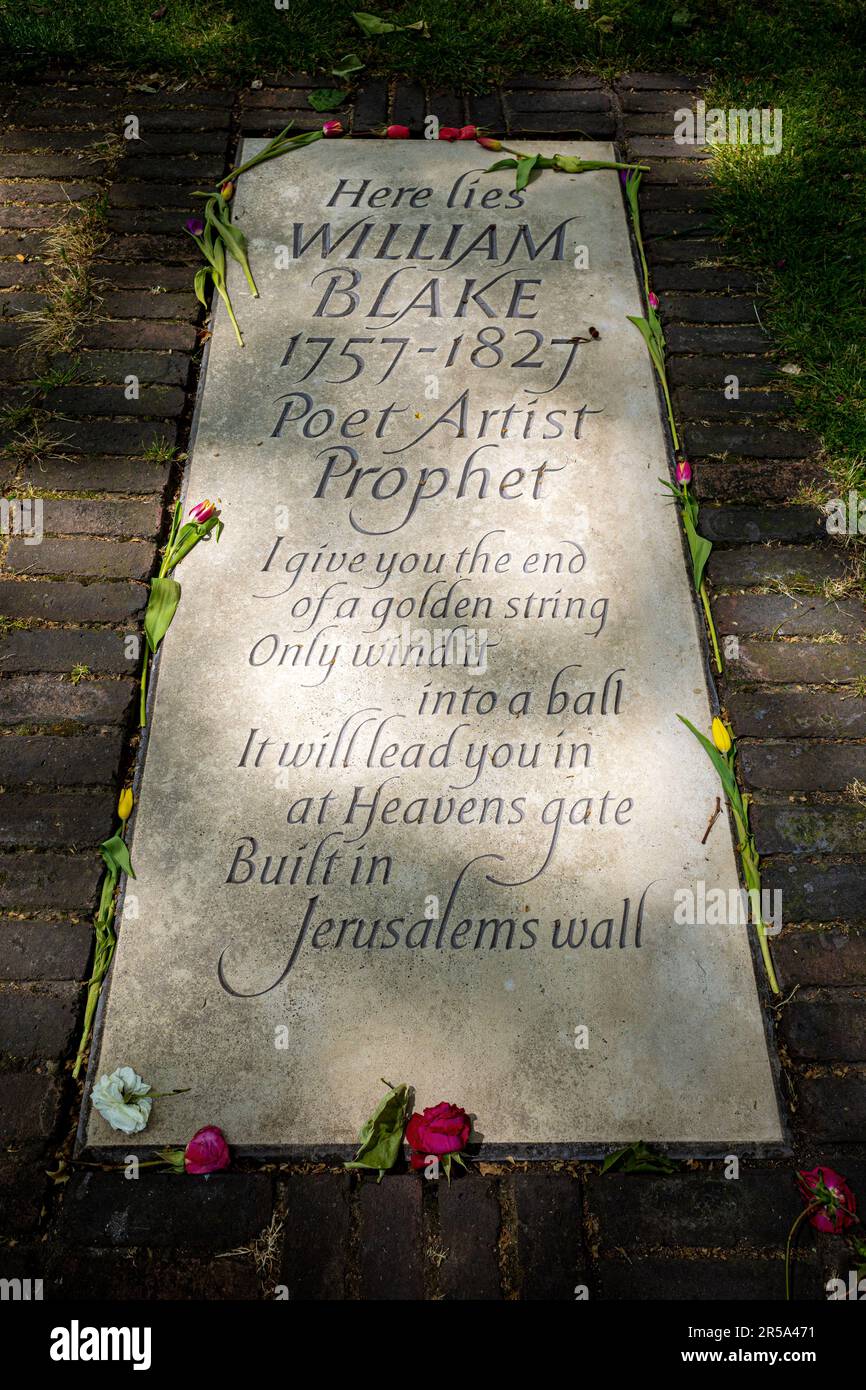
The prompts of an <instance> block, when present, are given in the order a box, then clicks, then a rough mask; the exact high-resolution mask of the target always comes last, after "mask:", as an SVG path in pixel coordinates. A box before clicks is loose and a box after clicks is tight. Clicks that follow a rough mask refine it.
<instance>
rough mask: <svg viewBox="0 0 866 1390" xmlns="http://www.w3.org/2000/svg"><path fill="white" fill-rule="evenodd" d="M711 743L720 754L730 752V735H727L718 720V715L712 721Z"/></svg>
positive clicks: (723, 726) (725, 729)
mask: <svg viewBox="0 0 866 1390" xmlns="http://www.w3.org/2000/svg"><path fill="white" fill-rule="evenodd" d="M713 743H714V744H715V745H716V747H717V748H718V750H719V752H720V753H729V752H730V751H731V747H732V744H731V735H730V734H729V733H728V730H727V728H726V727H725V725H724V724H723V723H722V721H721V719H719V717H718V715H717V716H716V718H715V719H714V720H713Z"/></svg>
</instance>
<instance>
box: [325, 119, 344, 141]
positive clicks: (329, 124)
mask: <svg viewBox="0 0 866 1390" xmlns="http://www.w3.org/2000/svg"><path fill="white" fill-rule="evenodd" d="M322 134H323V135H324V137H325V139H326V140H327V139H330V137H331V136H333V135H342V134H343V122H342V121H325V124H324V125H323V126H322Z"/></svg>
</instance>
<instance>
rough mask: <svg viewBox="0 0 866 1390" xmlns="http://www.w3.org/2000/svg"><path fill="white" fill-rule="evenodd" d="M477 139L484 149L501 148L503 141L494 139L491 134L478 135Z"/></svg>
mask: <svg viewBox="0 0 866 1390" xmlns="http://www.w3.org/2000/svg"><path fill="white" fill-rule="evenodd" d="M475 139H476V140H477V142H478V144H479V145H480V146H481V148H482V149H484V150H501V149H502V141H501V140H494V139H493V137H492V136H491V135H476V137H475Z"/></svg>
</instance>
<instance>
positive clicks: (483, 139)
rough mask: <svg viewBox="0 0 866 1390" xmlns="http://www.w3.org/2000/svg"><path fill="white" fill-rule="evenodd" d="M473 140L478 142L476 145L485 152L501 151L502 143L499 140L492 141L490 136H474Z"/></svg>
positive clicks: (466, 128)
mask: <svg viewBox="0 0 866 1390" xmlns="http://www.w3.org/2000/svg"><path fill="white" fill-rule="evenodd" d="M464 129H465V130H468V129H469V127H468V126H465V127H464ZM475 139H476V140H477V141H478V144H479V145H480V146H481V147H482V149H485V150H501V149H502V141H501V140H494V139H493V138H492V136H490V135H476V137H475Z"/></svg>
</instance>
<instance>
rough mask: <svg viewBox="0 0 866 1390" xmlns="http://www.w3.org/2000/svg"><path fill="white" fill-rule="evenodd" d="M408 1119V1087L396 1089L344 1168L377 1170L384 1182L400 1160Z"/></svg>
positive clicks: (374, 1116)
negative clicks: (384, 1177)
mask: <svg viewBox="0 0 866 1390" xmlns="http://www.w3.org/2000/svg"><path fill="white" fill-rule="evenodd" d="M385 1084H386V1085H387V1084H388V1083H387V1082H386V1083H385ZM408 1119H409V1087H408V1086H394V1087H392V1089H391V1090H390V1091H389V1092H388V1094H387V1095H386V1096H385V1099H384V1100H382V1101H380V1102H379V1104H378V1105H377V1107H376V1109H375V1110H374V1111H373V1113H372V1115H371V1116H370V1118H369V1119H368V1120H367V1122H366V1123H365V1125H364V1126H363V1128H362V1130H361V1133H360V1134H359V1135H358V1152H357V1153H356V1155H355V1157H354V1159H352V1160H351V1162H349V1163H347V1164H346V1165H345V1166H346V1167H347V1168H370V1169H375V1170H378V1173H379V1180H380V1181H381V1179H382V1177H383V1175H384V1174H385V1173H387V1171H388V1169H389V1168H393V1167H394V1164H395V1163H396V1162H397V1159H398V1158H399V1156H400V1149H401V1147H402V1144H403V1132H404V1130H405V1128H406V1122H407V1120H408Z"/></svg>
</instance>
